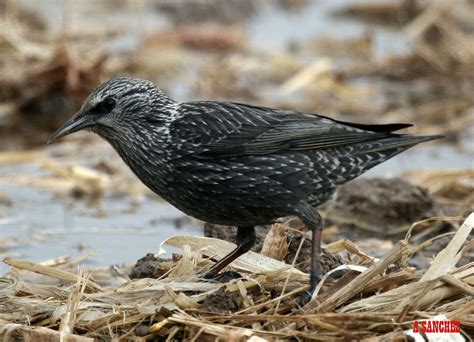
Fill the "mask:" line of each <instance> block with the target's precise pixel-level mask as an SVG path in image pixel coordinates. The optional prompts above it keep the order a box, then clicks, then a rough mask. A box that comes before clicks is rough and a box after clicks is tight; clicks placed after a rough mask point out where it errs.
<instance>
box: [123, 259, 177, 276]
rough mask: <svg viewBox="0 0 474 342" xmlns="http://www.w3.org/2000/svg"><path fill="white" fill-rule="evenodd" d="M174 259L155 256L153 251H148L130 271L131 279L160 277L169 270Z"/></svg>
mask: <svg viewBox="0 0 474 342" xmlns="http://www.w3.org/2000/svg"><path fill="white" fill-rule="evenodd" d="M172 263H174V261H171V260H166V259H161V258H157V257H155V255H154V254H152V253H147V255H145V256H144V257H143V258H141V259H138V260H137V262H136V263H135V265H134V266H133V268H132V270H131V271H130V278H131V279H141V278H159V277H161V276H162V275H163V274H165V273H166V272H168V271H169V269H170V267H171V264H172Z"/></svg>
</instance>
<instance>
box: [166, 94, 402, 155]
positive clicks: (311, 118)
mask: <svg viewBox="0 0 474 342" xmlns="http://www.w3.org/2000/svg"><path fill="white" fill-rule="evenodd" d="M180 109H181V111H182V112H183V113H184V114H183V115H182V116H181V117H180V118H179V119H177V120H175V121H174V122H173V123H172V125H171V135H172V137H174V138H176V139H182V140H185V141H187V142H190V143H192V144H196V145H199V146H201V148H202V151H201V152H200V153H199V155H200V157H202V158H224V157H231V156H239V155H265V154H271V153H276V152H285V151H287V152H291V151H307V150H317V149H327V148H334V147H341V146H346V145H351V144H357V143H361V142H367V141H376V140H379V139H385V138H389V137H396V136H398V135H396V134H392V133H390V132H392V131H394V130H398V129H401V128H405V127H408V126H409V125H407V124H390V125H362V124H360V125H359V124H350V123H345V122H342V121H336V120H332V119H329V118H327V117H324V116H321V115H314V114H304V113H299V112H292V111H284V110H275V109H270V108H264V107H257V106H250V105H244V104H239V103H228V102H188V103H185V104H182V105H181V108H180ZM362 128H366V130H364V129H362Z"/></svg>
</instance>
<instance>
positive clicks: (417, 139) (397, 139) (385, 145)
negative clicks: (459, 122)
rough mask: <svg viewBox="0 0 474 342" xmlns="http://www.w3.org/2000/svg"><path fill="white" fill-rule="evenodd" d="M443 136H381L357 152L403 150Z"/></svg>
mask: <svg viewBox="0 0 474 342" xmlns="http://www.w3.org/2000/svg"><path fill="white" fill-rule="evenodd" d="M441 138H444V136H442V135H424V136H414V135H395V136H394V137H390V138H383V139H380V140H376V141H374V143H373V144H371V145H370V146H366V147H367V148H365V149H362V150H360V151H358V153H357V154H365V153H371V152H384V151H390V150H400V152H401V151H404V150H406V149H408V148H410V147H412V146H415V145H417V144H420V143H422V142H426V141H431V140H436V139H441Z"/></svg>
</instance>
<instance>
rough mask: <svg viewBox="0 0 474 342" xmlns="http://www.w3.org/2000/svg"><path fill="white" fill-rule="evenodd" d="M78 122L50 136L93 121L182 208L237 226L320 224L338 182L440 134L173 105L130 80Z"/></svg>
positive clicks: (98, 97)
mask: <svg viewBox="0 0 474 342" xmlns="http://www.w3.org/2000/svg"><path fill="white" fill-rule="evenodd" d="M105 99H108V102H109V105H108V106H109V107H113V108H111V110H110V111H108V108H103V107H105V104H104V103H106V102H107V101H106V100H105ZM110 99H112V100H110ZM114 101H115V103H114V105H113V106H112V105H111V104H112V102H114ZM85 117H87V119H81V118H85ZM74 120H76V121H78V120H82V124H80V125H77V126H75V127H73V129H70V130H69V131H67V132H66V133H63V132H64V127H63V128H62V131H61V129H60V132H59V133H58V134H56V135H64V134H67V133H70V132H73V131H76V130H79V129H82V128H86V127H87V128H90V129H91V130H92V131H94V132H96V133H97V134H99V135H100V136H102V137H103V138H105V139H106V140H107V141H108V142H109V143H110V144H111V145H112V146H113V147H114V149H115V150H116V151H117V152H118V153H119V154H120V156H121V157H122V159H123V160H124V161H125V162H126V163H127V164H128V165H129V167H130V168H131V169H132V170H133V172H134V173H135V174H136V175H137V176H138V177H139V178H140V179H141V180H142V182H143V183H144V184H145V185H147V186H148V187H149V188H150V189H151V190H153V191H154V192H156V193H157V194H158V195H160V196H161V197H163V198H164V199H166V200H167V201H168V202H170V203H171V204H173V205H174V206H175V207H177V208H178V209H180V210H182V211H183V212H185V213H186V214H188V215H190V216H193V217H195V218H198V219H200V220H203V221H206V222H211V223H217V224H224V225H236V226H239V227H253V226H255V225H261V224H268V223H272V222H274V221H275V220H276V219H277V218H279V217H282V216H286V215H296V216H299V217H300V218H301V219H302V220H303V222H304V223H306V224H307V225H308V226H309V228H310V229H312V230H317V229H319V228H320V222H317V221H319V219H318V218H319V215H317V214H316V213H315V211H314V210H313V209H312V207H315V206H318V205H320V204H322V203H324V202H325V201H327V200H328V199H329V198H330V197H331V196H332V194H333V193H334V191H335V190H336V187H337V186H338V185H341V184H343V183H346V182H348V181H350V180H351V179H353V178H355V177H357V176H359V175H361V174H362V173H364V172H365V171H367V170H368V169H370V168H372V167H374V166H376V165H378V164H380V163H382V162H384V161H385V160H387V159H389V158H391V157H393V156H395V155H397V154H398V153H400V152H402V151H404V150H405V149H407V148H409V147H412V146H414V145H416V144H418V143H420V142H423V141H428V140H432V139H434V138H437V137H436V136H428V137H415V136H409V135H398V134H394V133H392V131H395V130H397V129H401V128H404V127H407V126H409V125H405V124H394V125H376V126H365V125H359V124H352V123H345V122H340V121H336V120H332V119H329V118H326V117H323V116H319V115H314V114H304V113H299V112H293V111H286V110H276V109H270V108H263V107H257V106H251V105H246V104H238V103H230V102H211V101H196V102H184V103H177V102H174V101H173V100H171V99H170V98H168V97H167V96H166V95H165V94H164V93H163V92H161V90H160V89H159V88H158V87H157V86H155V85H154V84H153V83H151V82H148V81H144V80H140V79H135V78H128V77H122V78H118V79H114V80H111V81H108V82H106V83H104V84H102V85H101V86H99V87H98V88H97V89H96V90H95V91H94V92H93V93H92V94H91V95H90V96H89V98H88V99H87V100H86V102H85V104H84V106H83V107H82V109H81V111H80V112H79V113H78V114H76V116H75V117H74V118H73V119H72V120H71V121H70V122H74ZM70 125H71V124H70ZM66 126H67V124H66ZM53 138H54V137H53ZM247 230H248V229H247ZM243 231H244V230H242V232H243ZM249 231H250V230H249ZM242 234H243V233H242ZM241 240H242V237H241ZM244 240H245V238H244ZM318 243H319V242H318ZM318 250H319V247H318Z"/></svg>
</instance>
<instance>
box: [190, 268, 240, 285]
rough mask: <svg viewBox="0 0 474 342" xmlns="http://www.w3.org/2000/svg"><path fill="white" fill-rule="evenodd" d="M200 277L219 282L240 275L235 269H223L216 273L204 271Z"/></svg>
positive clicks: (224, 281)
mask: <svg viewBox="0 0 474 342" xmlns="http://www.w3.org/2000/svg"><path fill="white" fill-rule="evenodd" d="M199 278H201V279H205V280H215V281H217V282H219V283H227V282H229V281H231V280H233V279H240V278H242V275H241V274H240V273H238V272H235V271H224V272H220V273H217V274H214V273H212V272H206V273H204V274H203V275H201V276H199Z"/></svg>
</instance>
